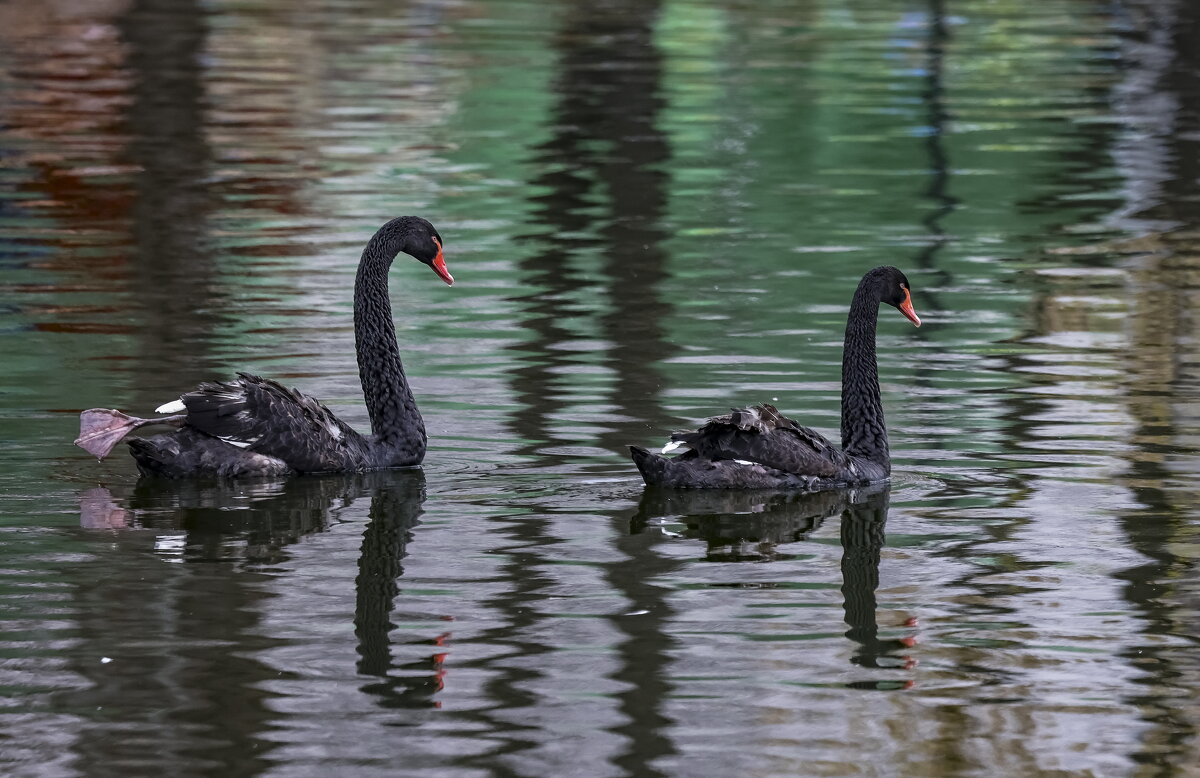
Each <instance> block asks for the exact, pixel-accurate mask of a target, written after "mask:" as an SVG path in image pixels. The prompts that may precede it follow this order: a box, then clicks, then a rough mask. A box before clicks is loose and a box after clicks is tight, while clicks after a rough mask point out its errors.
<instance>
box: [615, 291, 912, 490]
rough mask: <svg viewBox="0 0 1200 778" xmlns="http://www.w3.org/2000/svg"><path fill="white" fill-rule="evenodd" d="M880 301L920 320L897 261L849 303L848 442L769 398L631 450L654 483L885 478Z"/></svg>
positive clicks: (805, 485) (756, 484) (702, 485)
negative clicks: (659, 444) (785, 412)
mask: <svg viewBox="0 0 1200 778" xmlns="http://www.w3.org/2000/svg"><path fill="white" fill-rule="evenodd" d="M881 302H884V303H887V304H888V305H892V306H895V307H896V308H898V309H899V310H900V313H902V314H904V315H905V316H906V317H907V318H908V319H909V321H911V322H912V323H913V324H915V325H917V326H918V327H920V326H921V320H920V319H919V318H918V317H917V314H916V312H915V311H913V307H912V295H911V293H910V292H909V285H908V279H907V278H905V277H904V274H903V273H901V272H900V271H899V270H897V269H896V268H894V267H877V268H875V269H874V270H871V271H869V272H868V273H867V274H866V275H864V276H863V277H862V281H860V282H859V284H858V289H857V290H856V291H855V292H854V301H853V302H851V303H850V315H849V317H848V319H847V321H846V340H845V343H844V345H843V351H842V448H841V450H840V451H839V450H838V449H837V448H836V447H835V446H834V445H833V444H832V443H830V442H829V441H828V440H826V439H825V438H824V437H823V436H821V435H820V434H818V433H817V432H815V431H813V430H811V429H809V428H808V427H801V426H800V425H799V424H797V423H796V422H794V421H792V420H791V419H788V418H786V417H784V416H782V415H780V413H779V411H777V410H776V409H775V407H774V406H771V405H765V404H764V405H755V406H753V407H751V408H742V409H734V410H733V412H732V413H730V414H729V415H727V416H716V417H713V418H711V419H709V420H708V422H707V423H706V424H705V425H704V426H702V427H701V428H700V429H698V430H696V431H695V432H677V433H675V434H674V435H672V436H671V442H670V443H668V444H667V445H666V446H665V447H664V448H663V450H662V453H664V454H668V453H671V452H672V451H683V452H684V453H683V454H681V455H680V456H677V457H674V458H668V457H663V456H659V455H658V454H652V453H650V452H649V451H647V450H646V449H644V448H640V447H638V446H630V447H629V450H630V453H631V454H632V456H633V461H634V463H635V464H636V465H637V468H638V470H640V471H641V473H642V478H643V479H645V481H646V483H647V484H649V485H652V486H668V487H676V488H692V489H759V488H764V489H771V488H773V489H779V488H784V489H814V490H815V489H832V488H837V487H842V486H852V485H857V484H866V483H871V482H873V481H881V480H884V479H886V478H887V477H888V475H889V474H890V473H891V470H892V462H891V458H890V457H889V455H888V438H887V428H886V427H885V426H884V422H883V403H882V402H881V401H880V399H879V375H878V371H877V369H876V365H875V323H876V320H877V318H878V315H879V304H880V303H881Z"/></svg>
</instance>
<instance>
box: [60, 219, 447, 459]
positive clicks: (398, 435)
mask: <svg viewBox="0 0 1200 778" xmlns="http://www.w3.org/2000/svg"><path fill="white" fill-rule="evenodd" d="M400 252H404V253H406V254H409V255H411V256H413V257H414V258H416V259H417V260H419V261H421V262H422V263H424V264H426V265H429V266H430V267H431V268H433V270H434V272H436V273H437V274H438V276H439V277H440V278H441V279H442V280H443V281H445V282H446V283H447V284H453V283H454V278H453V277H452V276H451V275H450V272H449V271H448V270H447V269H446V262H445V259H444V257H443V255H442V239H441V236H440V235H438V232H437V230H436V229H434V227H433V225H432V224H430V223H429V222H427V221H425V220H424V219H421V218H419V217H415V216H402V217H400V218H397V219H393V220H391V221H389V222H388V223H387V224H385V225H383V226H382V227H381V228H380V229H379V230H378V231H377V232H376V233H375V235H374V236H373V237H372V238H371V240H370V241H369V242H368V243H367V246H366V248H364V249H363V253H362V258H361V260H360V261H359V266H358V274H357V276H356V279H355V285H354V287H355V291H354V333H355V346H356V351H357V354H358V366H359V378H360V379H361V381H362V387H363V395H364V398H365V400H366V403H367V410H368V412H369V414H370V417H371V428H372V434H371V435H362V434H360V433H358V432H357V431H356V430H354V429H353V428H352V427H350V426H349V425H347V424H346V423H345V422H343V421H342V420H341V419H339V418H337V416H335V415H334V414H333V412H332V411H330V410H329V409H328V408H326V407H325V406H324V405H322V404H321V403H320V402H318V401H317V400H315V399H313V398H312V397H309V396H308V395H305V394H303V393H301V392H298V391H296V390H295V389H288V388H286V387H284V386H282V385H281V384H279V383H276V382H275V381H272V380H270V379H267V378H261V377H259V376H254V375H250V374H248V373H239V374H238V377H237V379H236V380H233V381H225V382H212V383H202V384H200V386H198V387H197V388H196V389H195V390H193V391H191V392H187V393H186V394H184V395H182V396H181V397H180V398H179V399H178V400H176V401H173V402H169V403H166V404H164V405H162V406H159V408H158V412H159V413H166V414H172V415H169V416H165V417H162V418H157V419H155V418H151V419H141V418H137V417H134V416H129V415H127V414H124V413H121V412H120V411H116V410H109V409H103V408H92V409H89V410H86V411H84V412H83V413H82V414H80V433H79V438H78V439H76V441H75V443H76V445H78V446H80V447H81V448H83V449H84V450H86V451H88V452H89V453H91V454H93V455H95V456H96V457H97V458H101V459H102V458H104V457H105V456H107V455H108V453H109V452H110V451H111V450H112V448H113V447H114V446H115V445H116V444H117V443H118V442H119V441H120V440H121V439H123V438H124V437H125V436H126V435H128V434H129V433H130V432H132V431H134V430H136V429H138V428H140V427H143V426H149V425H156V424H160V425H161V424H165V425H170V426H174V427H177V428H178V429H176V430H175V431H173V432H169V433H164V434H160V435H156V436H154V437H151V438H131V439H130V440H129V441H128V444H129V449H130V453H131V454H132V455H133V457H134V459H135V460H136V461H137V465H138V469H139V470H140V471H141V472H142V473H143V474H144V475H159V476H166V477H173V478H181V477H189V476H217V477H242V476H279V475H288V474H293V473H326V472H361V471H366V470H377V469H381V468H387V467H410V466H414V465H419V464H420V463H421V461H422V460H423V459H424V457H425V448H426V440H427V437H426V434H425V425H424V422H423V421H422V419H421V414H420V411H418V410H417V405H416V401H415V400H414V398H413V395H412V390H411V389H410V388H409V386H408V382H407V380H406V379H405V376H404V367H403V365H402V364H401V361H400V352H399V347H398V345H397V343H396V330H395V324H394V322H393V321H392V310H391V303H390V301H389V299H388V290H387V274H388V270H389V269H390V267H391V263H392V260H393V259H394V258H395V257H396V255H397V254H399V253H400Z"/></svg>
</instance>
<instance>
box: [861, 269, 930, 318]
mask: <svg viewBox="0 0 1200 778" xmlns="http://www.w3.org/2000/svg"><path fill="white" fill-rule="evenodd" d="M867 279H871V280H872V281H873V282H874V286H875V288H876V290H877V291H878V292H879V301H880V302H884V303H887V304H888V305H890V306H892V307H893V308H896V309H897V310H898V311H900V313H902V314H904V318H906V319H908V320H909V321H911V322H912V323H913V324H915V325H916V326H918V327H920V326H921V317H919V316H917V312H916V311H914V310H913V304H912V290H911V287H910V286H909V284H908V278H907V277H906V276H905V275H904V273H902V272H900V270H899V268H894V267H891V266H890V265H884V266H883V267H877V268H875V269H874V270H872V271H871V272H869V273H867V275H866V276H865V277H864V278H863V280H864V281H865V280H867Z"/></svg>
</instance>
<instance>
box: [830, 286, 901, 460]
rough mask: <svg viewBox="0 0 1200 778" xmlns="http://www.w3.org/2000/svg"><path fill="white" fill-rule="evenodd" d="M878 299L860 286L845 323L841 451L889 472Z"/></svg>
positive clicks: (864, 287)
mask: <svg viewBox="0 0 1200 778" xmlns="http://www.w3.org/2000/svg"><path fill="white" fill-rule="evenodd" d="M878 318H879V298H878V297H877V296H874V295H872V294H871V293H870V292H869V291H868V289H867V288H866V284H865V283H863V284H859V287H858V290H857V291H855V293H854V302H852V303H851V304H850V317H849V318H848V319H847V321H846V340H845V342H844V344H843V346H842V450H843V451H845V452H846V453H847V454H850V455H851V456H855V457H860V458H862V459H866V460H869V461H871V462H875V463H877V464H880V465H883V467H884V468H885V469H886V470H888V471H889V472H890V469H891V459H890V457H889V455H888V437H887V427H886V426H885V424H884V420H883V402H882V401H881V400H880V398H879V371H878V368H877V367H876V363H875V323H876V320H877V319H878Z"/></svg>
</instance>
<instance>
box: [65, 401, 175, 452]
mask: <svg viewBox="0 0 1200 778" xmlns="http://www.w3.org/2000/svg"><path fill="white" fill-rule="evenodd" d="M186 418H187V417H186V416H185V415H180V416H166V417H164V418H161V419H139V418H138V417H137V416H130V415H129V414H127V413H121V412H120V411H118V410H113V409H109V408H89V409H88V410H86V411H84V412H83V413H81V414H79V437H77V438H75V445H76V446H79V447H80V448H81V449H83V450H84V451H86V452H88V453H89V454H91V455H92V456H94V457H96V459H104V458H105V457H106V456H108V455H109V452H111V451H112V450H113V446H115V445H117V444H118V443H120V442H121V439H122V438H124V437H125V436H126V435H128V434H129V433H131V432H133V431H134V430H136V429H137V428H139V427H144V426H146V425H147V424H175V425H176V426H178V425H180V424H182V423H183V422H184V420H185V419H186Z"/></svg>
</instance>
